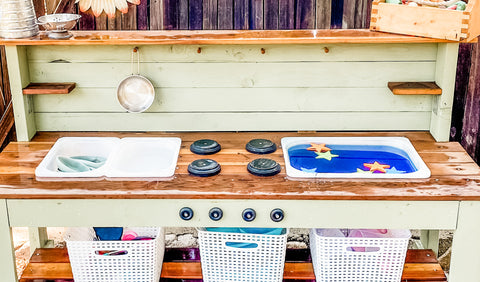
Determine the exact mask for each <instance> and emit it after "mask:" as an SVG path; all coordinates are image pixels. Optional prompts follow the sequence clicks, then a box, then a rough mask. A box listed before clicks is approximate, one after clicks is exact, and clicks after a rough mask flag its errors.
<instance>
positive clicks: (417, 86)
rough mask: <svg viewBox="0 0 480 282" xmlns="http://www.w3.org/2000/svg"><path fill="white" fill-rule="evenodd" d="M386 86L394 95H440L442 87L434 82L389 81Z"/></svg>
mask: <svg viewBox="0 0 480 282" xmlns="http://www.w3.org/2000/svg"><path fill="white" fill-rule="evenodd" d="M388 88H389V89H390V91H392V93H393V94H395V95H441V94H442V88H440V87H438V85H437V84H436V83H435V82H389V83H388Z"/></svg>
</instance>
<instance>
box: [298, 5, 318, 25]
mask: <svg viewBox="0 0 480 282" xmlns="http://www.w3.org/2000/svg"><path fill="white" fill-rule="evenodd" d="M296 10H297V11H296V19H295V29H313V28H315V19H316V14H315V0H304V1H297V7H296Z"/></svg>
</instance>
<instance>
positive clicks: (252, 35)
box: [0, 29, 452, 45]
mask: <svg viewBox="0 0 480 282" xmlns="http://www.w3.org/2000/svg"><path fill="white" fill-rule="evenodd" d="M72 33H73V35H74V36H73V37H71V38H70V39H64V40H57V39H50V38H48V36H47V34H46V33H45V32H40V34H39V35H38V36H35V37H32V38H22V39H0V45H133V44H142V45H145V44H314V43H317V44H318V43H438V42H452V41H448V40H443V39H433V38H425V37H416V36H410V35H398V34H391V33H383V32H374V31H369V30H367V29H337V30H333V29H321V30H215V31H213V30H202V31H186V30H174V31H173V30H170V31H166V30H163V31H72Z"/></svg>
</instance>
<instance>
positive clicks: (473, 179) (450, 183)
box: [0, 132, 480, 201]
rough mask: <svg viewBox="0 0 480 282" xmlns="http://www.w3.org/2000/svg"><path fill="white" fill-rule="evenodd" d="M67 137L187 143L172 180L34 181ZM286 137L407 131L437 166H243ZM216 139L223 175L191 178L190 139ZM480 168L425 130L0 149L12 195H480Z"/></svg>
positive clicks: (3, 179)
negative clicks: (405, 171)
mask: <svg viewBox="0 0 480 282" xmlns="http://www.w3.org/2000/svg"><path fill="white" fill-rule="evenodd" d="M62 136H117V137H127V136H136V137H139V136H169V137H172V136H175V137H180V138H182V148H181V151H180V156H179V160H178V169H177V171H176V174H175V178H174V179H173V180H171V181H148V180H145V181H108V180H99V181H61V182H58V181H57V182H54V181H37V180H36V179H35V168H36V167H37V165H38V164H39V163H40V161H41V160H42V159H43V157H44V156H45V155H46V154H47V152H48V150H49V149H50V148H51V146H52V145H53V144H54V142H55V140H56V139H57V138H59V137H62ZM285 136H405V137H408V138H409V139H410V140H411V142H412V144H413V145H414V147H415V148H416V150H417V151H418V152H419V154H420V156H421V157H422V159H423V160H424V161H425V163H426V164H427V165H428V167H429V168H430V170H431V171H432V176H431V177H430V178H428V179H401V180H400V179H397V180H395V179H378V180H370V179H316V180H301V181H297V180H289V179H287V178H286V174H285V170H284V160H283V155H282V151H281V149H279V150H277V151H276V152H275V153H273V154H270V155H267V156H268V157H269V158H273V159H275V160H276V161H278V162H279V163H280V164H281V165H282V172H281V173H280V174H279V175H276V176H273V177H258V176H253V175H251V174H249V173H248V172H247V170H246V165H247V164H248V162H249V161H251V160H253V159H256V158H259V157H261V156H259V155H254V154H251V153H249V152H247V151H246V150H245V149H244V148H245V144H246V143H247V142H248V141H249V140H251V139H254V138H266V139H270V140H272V141H274V142H275V143H276V144H277V145H279V144H280V140H281V138H282V137H285ZM204 138H211V139H215V140H217V141H218V142H219V143H220V144H221V145H222V151H221V152H219V153H217V154H215V155H210V156H208V157H209V158H212V159H214V160H217V161H218V162H219V163H220V164H221V166H222V172H221V173H220V175H217V176H214V177H208V178H200V177H194V176H190V175H189V174H188V172H187V166H188V164H189V163H190V162H192V161H193V160H195V159H199V158H202V156H199V155H195V154H193V153H191V152H190V150H189V147H190V144H191V143H192V142H193V141H195V140H198V139H204ZM479 173H480V169H479V167H478V166H477V164H475V163H474V162H473V160H472V159H471V158H470V157H469V156H468V155H467V153H466V152H465V151H464V149H463V148H462V147H461V146H460V144H458V143H455V142H449V143H436V142H435V141H434V139H433V138H432V137H431V135H430V134H429V133H428V132H375V133H372V132H370V133H367V132H362V133H351V132H346V133H289V132H280V133H279V132H271V133H269V132H261V133H256V132H245V133H218V132H214V133H209V132H195V133H118V132H111V133H108V132H107V133H105V132H104V133H93V132H84V133H81V132H50V133H49V132H39V133H37V135H36V136H35V137H34V139H33V140H32V142H14V143H10V144H9V145H8V146H7V147H6V148H5V150H4V151H3V152H2V153H1V154H0V198H12V199H80V198H81V199H83V198H89V199H102V198H104V199H106V198H108V199H111V198H118V199H126V198H134V199H143V198H145V199H147V198H148V199H151V198H156V199H183V198H184V199H297V200H306V199H308V200H313V199H318V200H419V201H420V200H421V201H423V200H425V201H428V200H442V201H448V200H452V201H453V200H477V201H478V200H480V174H479Z"/></svg>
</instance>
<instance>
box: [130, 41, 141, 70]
mask: <svg viewBox="0 0 480 282" xmlns="http://www.w3.org/2000/svg"><path fill="white" fill-rule="evenodd" d="M135 54H137V73H135V64H134V63H133V61H134V57H135ZM131 61H132V75H135V74H137V75H139V74H140V51H139V50H138V47H135V48H133V50H132V60H131Z"/></svg>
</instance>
